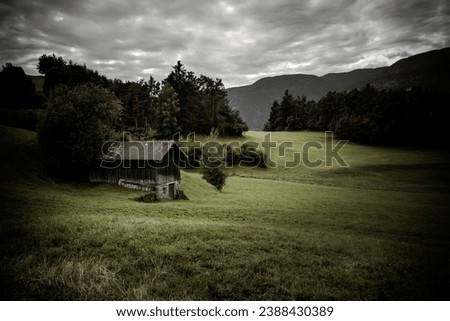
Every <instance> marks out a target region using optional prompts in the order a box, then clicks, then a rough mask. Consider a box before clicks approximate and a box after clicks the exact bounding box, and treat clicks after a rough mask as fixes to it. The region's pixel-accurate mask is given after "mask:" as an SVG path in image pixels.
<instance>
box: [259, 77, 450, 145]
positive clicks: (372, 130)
mask: <svg viewBox="0 0 450 321" xmlns="http://www.w3.org/2000/svg"><path fill="white" fill-rule="evenodd" d="M448 105H450V96H449V95H448V94H445V93H442V92H440V91H437V90H433V89H424V88H410V89H396V90H378V89H376V88H375V87H373V86H371V85H367V86H366V87H365V88H363V89H354V90H351V91H348V92H340V93H338V92H329V93H328V94H327V95H325V96H324V97H323V98H322V99H320V100H319V101H318V102H315V101H307V100H306V98H305V97H296V98H294V97H293V96H292V95H291V94H290V93H289V91H286V92H285V93H284V96H283V98H282V100H281V103H278V102H277V101H275V102H274V103H273V105H272V108H271V112H270V116H269V120H268V122H267V123H266V125H265V128H264V129H265V130H272V131H283V130H305V129H307V130H324V131H326V130H329V131H334V132H335V134H336V135H337V136H339V137H340V138H342V139H349V140H352V141H355V142H363V143H370V144H394V145H411V146H412V145H417V146H447V145H448V144H447V143H446V135H445V130H446V127H447V126H446V123H447V120H448V119H449V116H450V111H449V109H448V107H447V106H448Z"/></svg>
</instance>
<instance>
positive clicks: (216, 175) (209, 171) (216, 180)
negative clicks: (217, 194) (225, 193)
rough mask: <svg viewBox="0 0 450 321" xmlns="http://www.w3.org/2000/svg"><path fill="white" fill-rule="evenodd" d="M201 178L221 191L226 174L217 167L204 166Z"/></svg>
mask: <svg viewBox="0 0 450 321" xmlns="http://www.w3.org/2000/svg"><path fill="white" fill-rule="evenodd" d="M202 178H203V179H204V180H206V181H207V182H208V183H210V184H211V185H213V186H214V187H215V188H217V189H218V190H219V191H221V190H222V188H223V187H224V186H225V181H226V179H227V174H226V173H225V172H224V171H223V170H222V169H221V168H219V167H212V168H209V167H205V168H204V169H203V176H202Z"/></svg>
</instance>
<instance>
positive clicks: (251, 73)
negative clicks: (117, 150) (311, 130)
mask: <svg viewBox="0 0 450 321" xmlns="http://www.w3.org/2000/svg"><path fill="white" fill-rule="evenodd" d="M447 3H448V0H431V1H418V0H367V1H366V0H309V1H308V0H305V1H301V0H273V1H262V0H238V1H234V0H232V1H216V0H195V1H194V0H191V1H187V0H183V1H182V0H176V1H171V0H161V1H159V0H137V1H131V0H130V1H126V0H114V1H109V0H108V1H107V0H79V1H71V0H67V1H57V0H49V1H44V0H28V1H22V0H11V1H9V0H0V64H4V63H6V62H12V63H13V64H15V65H20V66H22V67H23V68H24V69H25V72H26V73H28V74H37V70H36V64H37V58H38V57H39V56H41V55H42V54H51V53H55V54H56V55H60V56H63V57H64V58H65V59H66V60H69V59H72V60H73V61H75V62H78V63H81V64H83V63H85V64H86V65H87V66H88V67H89V68H92V69H97V70H98V71H99V72H100V73H101V74H104V75H106V76H108V77H109V78H119V79H122V80H137V79H138V78H141V77H143V78H145V79H148V78H149V76H150V75H153V76H154V77H155V78H156V79H157V80H162V79H164V78H165V76H166V75H167V74H168V73H169V72H170V70H171V68H172V67H171V66H172V65H174V64H175V63H176V62H177V60H181V62H182V63H183V64H184V65H185V66H186V67H187V69H189V70H192V71H194V72H195V73H196V74H197V75H200V74H204V75H207V76H210V77H217V78H222V79H223V81H224V84H225V86H226V87H232V86H238V85H244V84H250V83H253V82H254V81H256V80H257V79H260V78H263V77H267V76H274V75H281V74H293V73H307V74H316V75H319V76H320V75H323V74H326V73H329V72H341V71H349V70H352V69H356V68H365V67H379V66H385V65H390V64H392V63H393V62H395V61H397V60H398V59H400V58H403V57H407V56H409V55H412V54H417V53H420V52H424V51H428V50H432V49H439V48H443V47H447V46H449V37H450V35H449V30H450V9H449V5H448V4H447Z"/></svg>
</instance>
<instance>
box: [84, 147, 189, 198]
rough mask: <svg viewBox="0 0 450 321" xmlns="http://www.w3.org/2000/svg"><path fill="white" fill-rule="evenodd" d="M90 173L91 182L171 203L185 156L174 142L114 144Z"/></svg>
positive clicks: (176, 191) (93, 166)
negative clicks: (130, 189)
mask: <svg viewBox="0 0 450 321" xmlns="http://www.w3.org/2000/svg"><path fill="white" fill-rule="evenodd" d="M105 149H107V151H106V152H105V151H104V152H103V156H102V157H101V158H99V159H98V160H97V161H95V162H94V163H93V164H92V166H91V170H90V172H89V180H90V181H91V182H104V183H110V184H118V185H120V186H123V187H127V188H133V189H137V190H142V191H148V192H153V193H155V196H156V198H158V199H174V198H176V197H177V195H178V192H179V190H180V160H182V159H186V158H185V157H186V155H185V154H184V152H183V151H182V150H181V149H180V148H179V147H178V145H177V144H176V143H175V142H174V141H130V142H113V143H111V144H109V145H108V146H107V148H105Z"/></svg>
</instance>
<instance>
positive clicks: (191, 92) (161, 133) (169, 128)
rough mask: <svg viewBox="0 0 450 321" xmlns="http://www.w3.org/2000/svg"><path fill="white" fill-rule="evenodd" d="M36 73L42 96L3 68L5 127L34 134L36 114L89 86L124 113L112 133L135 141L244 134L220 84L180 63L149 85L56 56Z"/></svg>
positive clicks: (0, 100) (18, 73) (17, 70)
mask: <svg viewBox="0 0 450 321" xmlns="http://www.w3.org/2000/svg"><path fill="white" fill-rule="evenodd" d="M37 69H38V71H39V73H40V74H42V75H43V76H45V78H44V84H43V94H42V95H40V94H39V93H37V92H36V90H35V88H34V85H33V82H32V81H31V79H30V77H28V76H27V75H25V73H24V71H23V69H22V68H21V67H19V66H14V65H12V64H10V63H7V64H6V65H4V66H2V70H1V72H0V112H1V114H2V116H3V117H2V123H3V124H5V125H13V126H17V127H21V128H25V129H31V130H34V129H35V126H36V120H37V112H36V111H37V110H39V109H42V108H43V107H44V108H45V107H46V106H47V105H48V104H49V102H50V101H51V100H52V99H55V98H56V97H55V96H56V95H58V93H61V92H62V91H64V90H68V89H74V88H76V87H77V86H81V85H85V84H88V83H89V84H92V85H95V86H97V87H100V88H104V89H106V90H107V91H109V92H111V93H113V95H114V96H115V98H117V99H118V101H119V102H120V104H121V105H122V112H121V114H120V118H119V119H118V120H117V121H115V123H114V126H115V128H114V129H115V130H116V131H118V132H123V131H126V132H128V133H130V135H131V136H132V138H133V139H144V138H145V139H152V138H158V139H161V138H170V137H171V136H172V135H174V134H176V133H178V132H180V133H182V134H188V133H190V132H196V133H199V134H208V133H210V131H211V129H215V130H218V131H219V132H220V133H221V134H222V135H225V136H239V135H241V134H242V132H244V131H246V130H247V126H246V124H245V122H244V121H243V120H242V119H241V117H240V116H239V112H238V111H237V110H232V109H231V108H230V107H229V105H228V100H227V96H226V90H225V87H224V84H223V82H222V80H221V79H212V78H210V77H207V76H204V75H200V76H196V75H195V74H194V73H193V72H192V71H189V70H187V69H186V67H185V66H184V65H183V64H182V63H181V62H180V61H178V62H177V63H176V65H174V66H173V70H172V71H171V72H170V73H169V74H168V75H167V77H166V78H165V79H164V80H163V81H162V82H161V83H160V82H157V81H155V79H154V78H153V77H150V79H149V80H148V81H147V80H144V79H140V80H139V81H122V80H120V79H108V78H107V77H105V76H103V75H100V74H99V73H98V72H97V71H96V70H92V69H90V68H88V67H87V66H86V65H80V64H78V63H76V62H73V61H72V60H69V61H66V60H64V58H63V57H57V56H56V55H55V54H52V55H42V56H41V57H39V62H38V65H37ZM62 88H64V89H62Z"/></svg>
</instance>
